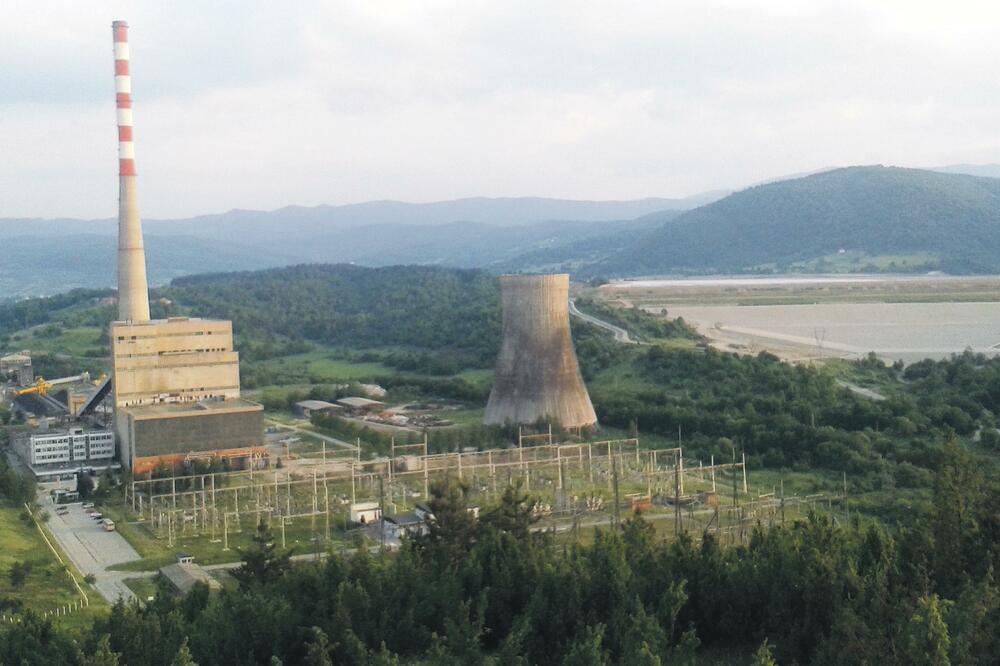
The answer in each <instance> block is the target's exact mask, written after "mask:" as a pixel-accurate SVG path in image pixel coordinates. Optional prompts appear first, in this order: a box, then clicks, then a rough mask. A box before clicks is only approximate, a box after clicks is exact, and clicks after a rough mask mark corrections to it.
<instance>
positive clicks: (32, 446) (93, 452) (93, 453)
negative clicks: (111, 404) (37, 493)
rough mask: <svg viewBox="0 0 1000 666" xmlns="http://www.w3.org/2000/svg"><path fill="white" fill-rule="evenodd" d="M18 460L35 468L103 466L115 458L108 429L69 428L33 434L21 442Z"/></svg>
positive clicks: (113, 445) (112, 439) (111, 435)
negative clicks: (44, 466)
mask: <svg viewBox="0 0 1000 666" xmlns="http://www.w3.org/2000/svg"><path fill="white" fill-rule="evenodd" d="M19 448H20V449H21V454H22V457H23V458H24V459H25V461H26V462H28V463H29V464H30V465H31V466H32V467H35V466H37V465H72V466H80V465H82V464H85V463H91V462H97V463H102V464H103V463H106V462H107V461H108V460H110V459H112V458H114V456H115V436H114V433H113V432H111V431H110V430H85V429H83V428H70V429H69V430H67V431H59V432H44V433H37V434H33V435H30V436H27V437H25V438H24V439H23V440H22V441H21V446H20V447H19Z"/></svg>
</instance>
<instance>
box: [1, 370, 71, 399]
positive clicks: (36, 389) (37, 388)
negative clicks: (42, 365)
mask: <svg viewBox="0 0 1000 666" xmlns="http://www.w3.org/2000/svg"><path fill="white" fill-rule="evenodd" d="M89 381H90V373H89V372H84V373H83V374H79V375H76V376H74V377H63V378H61V379H52V380H48V379H45V378H44V377H38V378H37V379H36V380H35V385H34V386H29V387H28V388H26V389H21V390H20V391H17V392H15V393H14V395H16V396H22V395H28V394H31V393H34V394H35V395H45V394H46V393H48V392H49V391H50V390H51V389H52V387H53V386H58V385H60V384H76V383H77V382H80V383H82V382H89Z"/></svg>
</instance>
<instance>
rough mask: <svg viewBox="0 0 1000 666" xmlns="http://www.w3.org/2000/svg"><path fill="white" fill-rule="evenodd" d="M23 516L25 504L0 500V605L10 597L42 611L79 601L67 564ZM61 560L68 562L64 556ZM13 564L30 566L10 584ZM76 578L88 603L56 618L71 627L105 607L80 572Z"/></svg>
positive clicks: (84, 622)
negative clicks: (23, 576)
mask: <svg viewBox="0 0 1000 666" xmlns="http://www.w3.org/2000/svg"><path fill="white" fill-rule="evenodd" d="M24 516H26V512H25V510H24V507H17V506H12V505H10V504H6V503H0V604H2V603H3V602H4V601H5V600H9V601H10V602H13V603H15V604H17V603H20V604H22V605H23V608H25V609H31V610H34V611H36V612H39V613H44V612H46V611H51V610H54V609H56V608H60V607H62V606H66V605H69V604H72V603H80V602H81V601H82V597H81V596H80V594H79V592H77V589H76V587H75V586H74V585H73V581H72V580H71V578H70V576H69V573H68V572H67V569H66V567H65V566H64V565H62V564H60V563H59V561H58V560H57V559H56V557H55V555H54V554H53V553H52V551H51V550H50V549H49V547H48V546H47V545H46V544H45V541H44V539H43V538H42V535H41V534H40V533H39V531H38V528H37V527H35V524H34V523H33V522H31V521H30V520H25V518H24ZM50 541H51V539H50ZM53 543H54V542H53ZM63 559H64V560H65V561H68V560H66V558H65V556H63ZM15 563H23V564H27V565H29V566H30V571H29V573H28V575H27V578H26V579H25V581H24V582H23V584H21V585H19V586H15V585H13V581H12V580H11V569H12V568H13V566H14V565H15ZM70 566H71V565H70ZM77 579H78V580H80V581H81V585H83V586H84V589H85V590H86V591H87V595H88V597H89V598H90V606H89V607H88V608H86V609H84V610H81V611H77V612H74V613H70V614H69V615H66V616H59V617H58V621H59V622H61V623H65V624H67V625H71V626H77V625H79V626H83V625H84V624H86V623H87V622H89V620H90V619H92V617H93V616H94V615H95V614H96V613H100V612H103V610H104V609H106V608H107V605H106V604H105V603H104V601H103V599H101V596H100V595H99V594H97V592H96V591H94V590H93V589H87V587H88V586H87V585H86V584H85V583H83V581H82V577H81V576H79V574H77ZM12 610H13V609H12V608H9V607H8V608H5V609H4V610H3V611H0V612H2V613H4V614H6V615H10V614H11V612H12Z"/></svg>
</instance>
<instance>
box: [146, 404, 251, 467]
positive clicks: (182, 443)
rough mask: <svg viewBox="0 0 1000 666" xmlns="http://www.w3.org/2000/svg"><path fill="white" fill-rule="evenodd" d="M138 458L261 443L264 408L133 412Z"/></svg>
mask: <svg viewBox="0 0 1000 666" xmlns="http://www.w3.org/2000/svg"><path fill="white" fill-rule="evenodd" d="M129 426H130V429H131V431H132V433H133V436H134V439H133V442H134V449H133V455H134V457H135V458H145V457H148V456H162V455H170V454H175V453H189V452H199V451H220V450H224V449H243V448H251V447H256V446H260V444H261V439H262V433H263V411H262V410H261V409H260V408H259V407H247V408H245V409H242V410H234V411H230V412H226V413H207V414H190V413H188V414H185V415H163V416H161V417H158V418H153V417H149V418H147V417H141V418H138V419H136V418H135V416H134V415H132V416H131V417H130V419H129Z"/></svg>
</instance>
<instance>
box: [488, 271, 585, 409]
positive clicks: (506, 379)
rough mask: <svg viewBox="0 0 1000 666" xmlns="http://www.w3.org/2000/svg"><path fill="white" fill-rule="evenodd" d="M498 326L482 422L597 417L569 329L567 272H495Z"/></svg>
mask: <svg viewBox="0 0 1000 666" xmlns="http://www.w3.org/2000/svg"><path fill="white" fill-rule="evenodd" d="M500 291H501V300H502V304H503V329H502V341H501V344H500V353H499V355H498V356H497V364H496V373H495V376H494V380H493V390H492V391H491V392H490V398H489V402H488V403H487V405H486V415H485V417H484V419H483V421H484V423H486V424H488V425H489V424H496V425H504V424H511V425H518V424H533V423H537V422H539V421H553V420H554V421H557V422H558V423H559V424H560V425H562V426H564V427H567V428H581V427H589V426H593V425H595V424H596V423H597V415H596V414H595V413H594V406H593V405H592V404H591V402H590V395H589V394H588V393H587V387H586V386H584V383H583V377H582V376H581V375H580V367H579V365H578V363H577V360H576V351H575V350H574V349H573V339H572V337H571V336H570V329H569V275H567V274H565V273H563V274H557V275H504V276H501V277H500Z"/></svg>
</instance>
